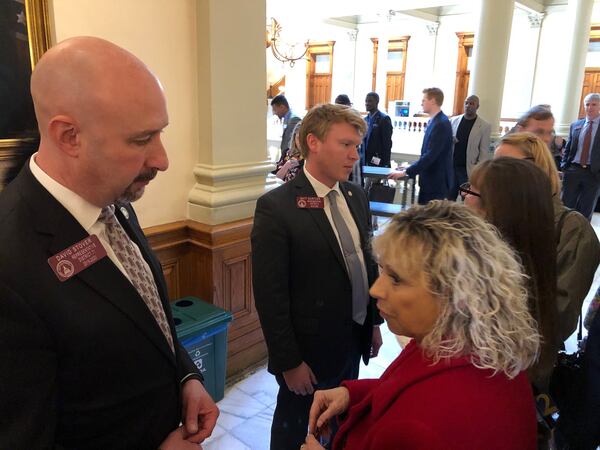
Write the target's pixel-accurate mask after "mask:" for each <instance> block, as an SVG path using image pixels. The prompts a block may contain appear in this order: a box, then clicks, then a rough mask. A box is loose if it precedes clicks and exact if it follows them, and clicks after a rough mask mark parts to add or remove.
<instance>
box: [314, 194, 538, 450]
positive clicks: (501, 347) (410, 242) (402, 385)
mask: <svg viewBox="0 0 600 450" xmlns="http://www.w3.org/2000/svg"><path fill="white" fill-rule="evenodd" d="M373 248H374V251H375V254H376V255H377V257H378V259H379V265H380V267H381V271H380V272H381V273H380V277H379V278H378V279H377V281H376V282H375V284H374V285H373V287H372V288H371V291H370V293H371V295H372V296H373V297H375V298H377V307H378V308H379V310H380V312H381V315H382V316H383V317H384V318H385V320H386V322H387V324H388V327H389V328H390V330H391V331H392V332H394V333H396V334H402V335H406V336H410V337H412V338H413V340H412V341H411V343H410V344H409V345H408V346H407V347H406V348H405V349H404V350H403V351H402V353H401V354H400V356H399V357H398V358H397V359H396V360H395V361H394V362H393V363H392V364H391V365H390V367H388V369H387V370H386V371H385V373H384V374H383V375H382V377H381V378H380V379H375V380H357V381H346V382H344V383H342V387H339V388H336V389H332V390H327V391H317V392H316V393H315V397H314V401H313V405H312V408H311V411H310V418H309V429H310V431H311V433H312V434H310V435H309V436H308V438H307V441H306V444H305V446H304V447H305V448H307V449H318V448H321V447H320V446H319V444H318V442H317V440H316V437H315V434H322V432H323V429H326V428H327V424H328V423H329V421H330V420H333V419H334V418H335V416H339V415H341V414H344V413H345V418H344V419H343V420H342V422H341V425H340V428H339V431H338V433H337V435H336V438H335V441H334V443H333V448H334V449H341V448H342V447H343V448H344V449H348V450H352V449H377V450H387V449H390V450H391V449H398V448H411V449H429V450H435V449H442V448H443V449H450V450H451V449H467V448H468V449H472V448H473V449H475V448H478V449H479V448H485V449H498V450H500V449H502V450H528V449H535V447H536V417H535V411H534V404H533V402H532V394H531V388H530V385H529V381H528V379H527V376H526V374H525V372H524V371H525V370H526V369H527V368H528V367H529V366H531V365H532V364H533V363H534V361H535V359H536V357H537V353H538V348H539V335H538V332H537V329H536V324H535V321H534V320H533V318H532V317H531V314H529V312H528V308H527V289H526V277H525V276H524V275H523V273H522V268H521V266H520V264H519V262H518V261H517V257H516V255H515V253H514V251H513V250H512V249H511V248H510V247H509V246H508V244H506V243H504V241H503V240H502V239H501V238H500V236H499V234H498V232H497V230H496V229H495V228H494V227H493V226H491V225H489V224H487V223H486V222H485V221H484V220H483V219H482V218H481V217H479V216H478V215H477V214H475V213H473V212H471V211H469V210H468V209H467V208H466V207H465V206H463V205H459V204H456V203H453V202H447V201H433V202H430V203H429V204H428V205H426V206H419V207H414V208H412V209H410V210H408V211H405V212H402V213H400V214H398V215H396V216H395V217H394V218H393V219H392V220H391V222H390V223H389V225H388V226H387V228H386V230H385V232H384V233H383V234H382V235H381V236H380V237H378V238H376V239H375V241H374V243H373Z"/></svg>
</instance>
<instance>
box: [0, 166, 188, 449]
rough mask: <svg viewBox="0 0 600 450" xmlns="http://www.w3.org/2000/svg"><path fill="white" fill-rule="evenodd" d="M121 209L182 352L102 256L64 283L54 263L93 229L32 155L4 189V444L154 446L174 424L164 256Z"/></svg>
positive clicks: (181, 366)
mask: <svg viewBox="0 0 600 450" xmlns="http://www.w3.org/2000/svg"><path fill="white" fill-rule="evenodd" d="M126 210H127V215H128V216H129V217H128V218H126V217H125V216H124V215H123V212H122V211H121V210H120V208H117V209H116V212H115V214H116V216H117V219H118V220H119V222H120V223H121V224H122V226H123V228H124V229H125V231H126V232H127V234H128V235H129V237H130V238H131V239H132V241H134V242H135V243H136V244H137V245H138V247H139V248H140V251H141V253H142V255H143V257H144V259H145V260H146V262H147V263H148V265H149V266H150V269H151V270H152V273H153V275H154V278H155V280H156V285H157V288H158V292H159V294H160V297H161V300H162V304H163V308H164V310H165V313H166V316H167V320H168V322H169V325H170V328H171V333H172V335H173V341H174V343H175V344H176V345H175V354H173V352H172V351H171V350H170V348H169V345H168V344H167V341H166V339H165V338H164V336H163V334H162V331H161V330H160V328H159V326H158V324H157V323H156V320H155V319H154V317H153V316H152V313H151V312H150V311H149V310H148V308H147V307H146V305H145V304H144V301H143V300H142V298H141V297H140V295H139V294H138V292H137V291H136V290H135V288H134V287H133V285H132V284H131V283H130V282H129V280H128V279H127V278H126V277H125V276H124V275H123V274H122V273H121V271H120V270H119V269H118V268H117V267H116V266H115V265H114V264H113V262H112V261H111V260H110V259H109V258H108V257H104V258H102V259H101V260H99V261H98V262H96V263H94V264H92V265H91V266H89V267H87V268H86V269H84V270H83V271H81V272H79V273H78V274H76V275H75V276H73V277H72V278H70V279H68V280H66V281H64V282H61V281H59V280H58V279H57V277H56V276H55V275H54V273H53V271H52V269H51V268H50V265H49V264H48V263H47V260H48V258H49V257H51V256H52V255H55V254H56V253H58V252H60V251H62V250H64V249H66V248H68V247H70V246H71V245H73V244H75V243H76V242H79V241H80V240H82V239H84V238H86V237H88V236H89V235H88V233H87V232H86V231H85V230H84V229H83V228H82V227H81V225H80V224H79V222H77V221H76V220H75V218H74V217H73V216H72V215H71V214H70V213H69V212H68V211H67V210H66V209H65V208H64V207H63V206H62V205H61V204H60V203H59V202H58V201H57V200H56V199H55V198H54V197H53V196H52V195H51V194H50V193H49V192H48V191H47V190H46V189H45V188H44V187H43V186H42V185H41V184H40V183H39V182H38V181H37V180H36V179H35V177H34V176H33V175H32V173H31V171H30V169H29V162H27V163H26V164H25V166H24V168H23V169H22V170H21V172H20V174H19V175H18V176H17V177H16V178H15V180H13V182H12V183H10V184H9V185H8V186H7V187H6V189H5V190H4V191H3V192H2V193H1V194H0V211H2V216H0V243H1V244H0V355H1V356H0V418H1V419H0V448H2V449H13V448H14V449H78V450H80V449H83V450H88V449H108V448H110V449H132V448H135V449H153V450H155V449H156V448H158V446H159V445H160V443H161V442H162V441H163V440H164V439H165V438H166V436H167V435H168V434H169V433H170V432H171V431H173V430H174V429H175V428H177V426H178V425H179V421H180V418H181V395H180V394H181V393H180V389H181V388H180V381H181V379H182V378H183V377H184V376H185V375H186V374H188V373H198V371H197V369H196V367H195V366H194V363H193V362H192V361H191V360H190V358H189V356H188V354H187V352H186V351H185V349H183V347H181V345H179V344H178V341H177V338H176V336H175V325H174V323H173V318H172V316H171V309H170V307H169V302H168V296H167V290H166V285H165V281H164V278H163V275H162V270H161V266H160V263H159V262H158V260H157V259H156V258H155V256H154V255H153V254H152V251H151V250H150V248H149V245H148V242H147V241H146V239H145V237H144V235H143V232H142V230H141V228H140V226H139V223H138V221H137V218H136V216H135V213H134V211H133V209H132V208H131V206H130V205H128V206H127V207H126Z"/></svg>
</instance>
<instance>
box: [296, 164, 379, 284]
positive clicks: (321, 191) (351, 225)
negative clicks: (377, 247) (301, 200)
mask: <svg viewBox="0 0 600 450" xmlns="http://www.w3.org/2000/svg"><path fill="white" fill-rule="evenodd" d="M304 173H305V174H306V178H308V182H309V183H310V184H311V185H312V187H313V189H314V190H315V193H316V194H317V196H318V197H323V198H324V208H323V210H324V211H325V215H326V216H327V220H329V224H330V225H331V228H333V232H334V234H335V237H336V239H337V241H338V245H339V246H340V251H341V252H342V256H343V255H344V250H343V249H342V243H341V242H340V236H339V234H338V231H337V228H336V227H335V223H334V222H333V217H332V216H331V205H330V203H329V197H327V194H329V192H330V191H336V192H337V193H338V199H339V200H340V201H338V202H337V205H338V209H339V210H340V214H341V215H342V217H343V219H344V222H346V225H347V226H348V229H349V230H350V234H351V235H352V241H353V242H354V248H355V249H356V254H357V255H358V259H359V260H360V263H361V264H360V265H361V268H362V271H363V276H364V278H365V280H368V278H367V269H366V267H365V257H364V255H363V251H362V248H361V246H360V234H359V232H358V227H357V226H356V222H354V217H352V213H351V212H350V208H349V207H348V203H346V197H344V194H343V193H342V191H341V190H340V183H338V182H336V183H335V185H334V186H333V188H329V187H327V186H326V185H324V184H323V183H321V182H320V181H319V180H317V179H316V178H315V177H313V176H312V175H311V174H310V172H309V171H308V170H307V169H306V166H305V167H304ZM346 269H347V267H346Z"/></svg>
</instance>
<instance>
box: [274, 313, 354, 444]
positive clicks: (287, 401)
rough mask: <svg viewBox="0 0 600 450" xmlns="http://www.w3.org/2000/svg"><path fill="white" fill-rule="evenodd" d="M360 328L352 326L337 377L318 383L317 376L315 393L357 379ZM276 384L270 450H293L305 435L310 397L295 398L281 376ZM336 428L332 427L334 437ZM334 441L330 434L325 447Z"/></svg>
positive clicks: (311, 399)
mask: <svg viewBox="0 0 600 450" xmlns="http://www.w3.org/2000/svg"><path fill="white" fill-rule="evenodd" d="M360 329H361V327H360V326H359V325H357V324H354V330H355V332H354V336H353V340H354V346H352V349H351V351H350V353H349V354H348V358H347V359H346V364H345V366H344V367H343V368H342V370H341V371H340V373H339V375H338V376H336V377H334V378H331V379H328V380H321V379H319V377H318V374H315V376H317V381H318V384H317V385H316V386H315V391H316V390H324V389H332V388H335V387H338V386H339V385H340V384H341V382H342V381H344V380H356V379H357V378H358V369H359V367H360V358H361V352H360V339H359V336H360ZM275 378H276V379H277V383H278V384H279V392H278V394H277V406H276V407H275V413H274V414H273V424H272V425H271V450H296V449H298V448H300V446H301V445H302V444H303V443H304V440H305V439H306V435H307V434H308V413H309V412H310V407H311V405H312V401H313V396H312V395H296V394H294V393H293V392H292V391H290V390H289V389H288V388H287V385H286V383H285V380H284V378H283V375H277V376H276V377H275ZM336 430H337V427H334V434H335V431H336ZM332 442H333V435H332V436H331V439H330V441H329V444H328V446H327V448H330V447H329V445H331V443H332Z"/></svg>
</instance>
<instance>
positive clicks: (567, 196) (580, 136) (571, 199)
mask: <svg viewBox="0 0 600 450" xmlns="http://www.w3.org/2000/svg"><path fill="white" fill-rule="evenodd" d="M583 106H584V108H585V119H581V120H578V121H576V122H574V123H572V124H571V128H570V129H569V139H568V140H567V146H566V147H565V155H564V158H563V162H562V169H563V172H564V177H563V195H562V200H563V203H564V204H565V206H566V207H568V208H573V209H575V210H577V211H579V212H580V213H581V214H582V215H583V216H584V217H587V218H588V220H590V221H591V220H592V214H593V213H594V207H595V206H596V201H597V199H598V195H599V194H600V138H599V136H598V133H597V132H598V123H599V122H600V94H595V93H594V94H588V95H586V96H585V98H584V100H583Z"/></svg>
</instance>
